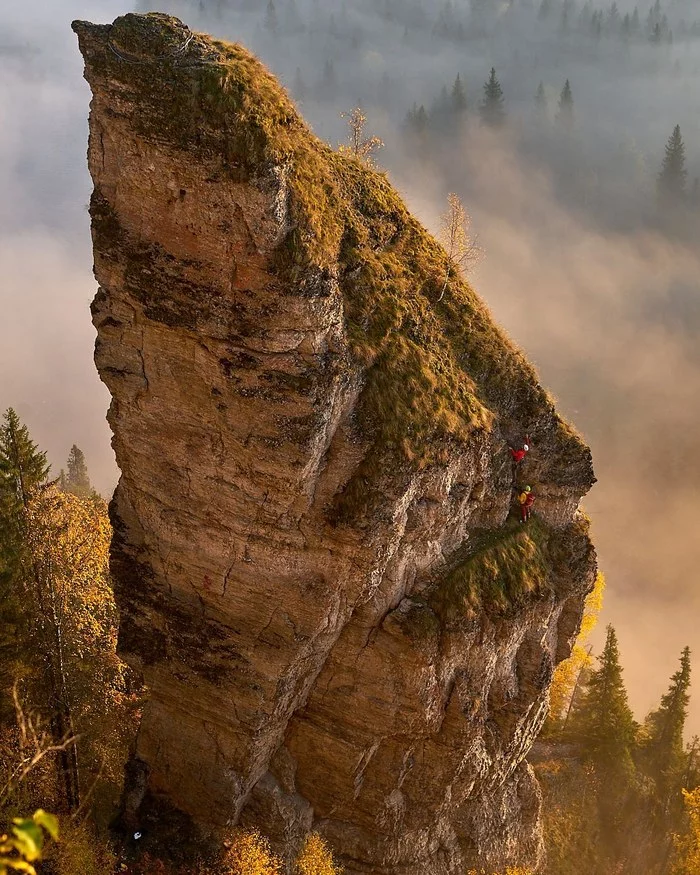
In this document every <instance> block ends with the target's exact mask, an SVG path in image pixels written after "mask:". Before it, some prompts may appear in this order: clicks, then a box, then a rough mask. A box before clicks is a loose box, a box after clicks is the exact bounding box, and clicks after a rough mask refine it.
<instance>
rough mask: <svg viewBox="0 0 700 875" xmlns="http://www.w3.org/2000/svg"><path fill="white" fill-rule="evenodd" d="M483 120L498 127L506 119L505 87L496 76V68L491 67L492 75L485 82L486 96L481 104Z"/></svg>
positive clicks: (480, 109)
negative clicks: (503, 87) (502, 86)
mask: <svg viewBox="0 0 700 875" xmlns="http://www.w3.org/2000/svg"><path fill="white" fill-rule="evenodd" d="M479 111H480V113H481V118H482V120H483V121H484V122H485V123H486V124H487V125H490V126H492V127H498V126H499V125H501V124H503V122H504V120H505V109H504V106H503V89H502V88H501V83H500V82H499V81H498V79H497V77H496V70H495V68H494V67H492V68H491V75H490V76H489V78H488V81H487V82H486V83H485V84H484V97H483V100H482V101H481V105H480V106H479Z"/></svg>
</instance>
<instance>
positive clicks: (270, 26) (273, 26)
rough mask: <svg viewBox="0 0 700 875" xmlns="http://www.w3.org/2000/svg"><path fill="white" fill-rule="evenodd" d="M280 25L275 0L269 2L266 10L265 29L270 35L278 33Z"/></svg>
mask: <svg viewBox="0 0 700 875" xmlns="http://www.w3.org/2000/svg"><path fill="white" fill-rule="evenodd" d="M278 24H279V22H278V20H277V9H276V8H275V4H274V2H273V0H268V4H267V9H266V10H265V27H266V29H267V30H269V31H270V33H277V27H278Z"/></svg>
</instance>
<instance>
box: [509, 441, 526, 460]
mask: <svg viewBox="0 0 700 875" xmlns="http://www.w3.org/2000/svg"><path fill="white" fill-rule="evenodd" d="M528 441H529V438H527V437H526V438H525V443H524V444H523V448H522V449H521V450H514V449H513V447H508V449H509V450H510V454H511V456H512V457H513V462H514V463H515V464H516V465H519V464H520V463H521V462H522V461H523V459H524V458H525V456H527V454H528V453H529V452H530V444H529V442H528Z"/></svg>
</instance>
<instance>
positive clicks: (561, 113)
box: [557, 79, 574, 127]
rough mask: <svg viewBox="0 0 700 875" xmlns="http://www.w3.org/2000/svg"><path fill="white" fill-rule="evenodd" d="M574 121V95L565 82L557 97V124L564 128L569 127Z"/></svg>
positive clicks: (567, 82)
mask: <svg viewBox="0 0 700 875" xmlns="http://www.w3.org/2000/svg"><path fill="white" fill-rule="evenodd" d="M573 121H574V95H573V93H572V91H571V84H570V83H569V80H568V79H567V80H566V83H565V84H564V87H563V88H562V90H561V94H560V96H559V108H558V110H557V122H558V123H559V124H561V125H564V126H566V127H571V125H572V124H573Z"/></svg>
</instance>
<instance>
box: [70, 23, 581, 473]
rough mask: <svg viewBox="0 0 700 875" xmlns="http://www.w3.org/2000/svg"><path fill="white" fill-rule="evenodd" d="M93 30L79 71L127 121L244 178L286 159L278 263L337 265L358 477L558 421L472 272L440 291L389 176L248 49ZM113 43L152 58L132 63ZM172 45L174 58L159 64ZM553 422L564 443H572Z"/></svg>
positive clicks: (287, 270)
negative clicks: (354, 375) (324, 138)
mask: <svg viewBox="0 0 700 875" xmlns="http://www.w3.org/2000/svg"><path fill="white" fill-rule="evenodd" d="M81 27H82V25H77V26H76V29H77V30H78V32H79V33H80V32H81V31H80V28H81ZM87 27H90V26H87ZM97 30H101V32H102V34H103V35H102V41H103V42H104V43H105V45H104V47H103V49H102V51H101V52H99V54H98V53H96V52H95V51H88V66H89V67H90V66H92V68H93V71H96V72H97V74H98V75H99V76H100V77H104V78H106V79H107V80H109V81H117V82H119V83H120V86H121V87H122V88H124V87H126V89H127V90H130V91H132V92H134V96H133V99H134V102H135V103H136V104H137V105H138V110H139V113H138V114H139V118H138V120H136V119H134V120H133V123H134V124H138V125H139V127H140V131H141V133H142V134H143V135H144V136H147V137H150V138H154V139H157V140H158V141H161V142H163V143H165V144H171V145H174V146H176V147H177V148H182V149H187V150H190V151H192V152H194V153H196V155H197V156H198V157H199V158H200V159H201V160H205V161H207V162H209V163H212V162H214V163H216V162H218V163H219V165H220V166H221V172H226V173H229V174H232V175H234V176H236V177H237V178H240V179H247V178H251V177H255V176H260V175H264V174H265V172H266V170H268V169H269V168H270V167H272V166H281V167H285V168H287V180H288V184H289V188H290V193H291V197H290V208H291V211H292V218H293V225H294V227H293V230H292V231H291V232H290V233H289V235H288V237H287V239H286V240H285V241H284V243H283V244H282V247H281V249H280V252H279V253H278V259H277V270H278V271H279V273H280V275H281V277H282V278H283V279H285V280H289V281H291V282H294V281H295V280H299V279H301V278H302V277H303V276H304V274H305V273H306V272H307V271H308V270H309V269H319V268H320V269H321V270H327V271H331V272H333V273H337V276H338V280H339V283H340V288H341V290H342V294H343V298H344V303H345V317H346V326H347V332H348V337H349V340H350V344H351V348H352V352H353V354H354V356H355V357H356V359H357V361H358V363H359V364H360V365H361V366H362V368H363V370H364V376H365V385H364V390H363V392H362V396H361V399H360V402H359V408H358V422H359V425H360V426H361V428H362V430H363V431H364V432H365V434H367V435H370V436H373V438H374V449H373V451H372V452H370V454H369V456H368V459H369V460H370V462H369V463H368V465H366V466H365V468H367V471H366V473H368V474H371V473H372V471H371V468H372V460H373V461H374V473H376V471H377V470H380V469H381V467H382V466H383V465H384V464H385V463H386V460H387V458H389V457H390V458H392V459H394V460H395V461H397V462H399V461H401V460H403V462H404V463H406V464H410V466H411V467H414V468H415V467H422V466H424V465H426V464H429V463H431V462H435V461H440V460H441V459H444V457H445V452H446V448H447V447H449V446H450V445H451V444H453V443H454V442H462V441H464V440H466V439H467V438H468V436H469V434H470V433H471V432H472V431H474V430H475V429H485V428H489V427H491V426H492V425H493V423H494V420H495V419H497V418H498V419H501V420H502V421H503V422H504V423H505V424H506V425H507V426H508V425H510V424H512V425H515V426H516V428H517V427H522V426H523V425H525V426H527V424H528V423H529V422H533V421H535V420H538V419H540V420H541V419H542V416H543V414H545V418H546V419H550V420H551V419H554V418H555V417H556V414H555V412H554V407H553V404H552V401H551V399H550V398H549V397H548V395H547V394H546V393H545V392H544V390H543V389H542V387H541V386H540V385H539V383H538V381H537V377H536V374H535V372H534V370H533V369H532V367H531V366H530V365H529V363H528V362H527V361H526V359H525V358H524V356H523V355H522V354H521V353H520V352H519V351H518V350H517V349H516V347H515V346H514V345H513V344H512V343H511V342H510V341H509V340H508V338H507V337H506V336H505V335H504V333H503V332H502V331H501V330H500V329H499V328H498V327H497V326H496V325H495V323H494V322H493V320H492V319H491V316H490V314H489V313H488V311H487V309H486V307H485V306H484V304H483V303H482V301H481V300H480V299H479V298H478V297H477V295H476V294H475V293H474V292H473V290H472V289H471V287H470V286H469V285H468V284H467V283H466V282H463V281H462V280H460V279H454V280H452V281H451V283H450V286H449V288H448V290H447V293H446V295H445V296H444V299H443V300H442V301H439V300H438V299H439V297H440V291H441V285H442V277H444V275H445V271H446V254H445V252H444V250H443V249H442V248H441V247H440V246H439V245H438V243H437V242H436V241H435V240H434V239H433V237H431V235H430V234H429V233H428V232H427V231H426V230H425V229H424V228H423V227H422V226H421V225H420V224H419V223H418V222H417V221H416V220H415V219H414V218H413V217H412V216H411V215H410V213H409V212H408V210H407V209H406V207H405V205H404V203H403V202H402V200H401V198H400V197H399V195H398V194H397V192H396V191H395V190H394V188H393V187H392V186H391V184H390V183H389V181H388V180H387V178H386V176H385V175H384V174H382V173H379V172H377V171H375V170H372V169H371V168H369V167H367V166H365V165H364V164H362V163H361V162H360V161H359V160H357V159H354V158H352V157H348V156H347V155H345V154H339V153H338V152H335V151H334V150H333V149H331V148H330V147H329V146H328V145H327V144H325V143H323V142H321V141H320V140H319V139H318V138H317V137H315V136H314V135H313V134H312V132H311V131H310V130H309V128H308V127H307V125H306V124H305V123H304V122H303V120H302V119H301V117H300V116H299V114H298V112H297V110H296V108H295V106H294V104H293V103H292V101H291V100H290V99H289V97H288V96H287V94H286V93H285V91H284V89H283V88H282V87H281V86H280V84H279V83H278V81H277V80H276V79H275V78H274V77H273V76H272V75H271V74H270V73H269V72H268V71H267V70H266V69H265V68H264V66H263V65H262V64H261V63H260V62H259V61H258V60H257V59H256V58H255V57H253V55H251V54H250V53H249V52H247V51H246V50H245V49H243V48H242V47H240V46H238V45H231V44H228V43H223V42H220V41H216V40H212V39H210V38H209V37H206V36H204V35H201V34H195V35H194V36H193V37H192V39H191V40H190V42H189V43H188V44H187V49H186V50H184V51H182V52H180V53H178V54H176V52H177V51H178V48H179V47H181V46H183V45H185V41H186V39H187V38H188V37H189V35H190V32H189V31H188V30H187V29H186V28H185V27H184V26H183V25H182V24H181V23H180V22H178V21H177V19H174V18H171V17H169V16H164V15H160V14H149V15H145V16H144V15H134V14H128V15H125V16H122V17H121V18H119V19H117V20H116V22H115V24H114V25H113V26H112V27H111V28H110V27H107V28H103V29H99V28H95V31H97ZM107 44H108V45H107ZM109 47H112V48H114V47H116V48H117V50H118V51H119V52H120V53H129V55H130V56H131V55H133V54H134V53H135V54H137V55H139V57H141V55H142V56H143V57H144V58H145V59H146V60H145V61H141V62H140V64H143V63H146V62H147V60H148V59H149V58H150V59H151V63H150V66H148V67H147V68H144V66H140V65H139V64H135V63H126V62H124V61H123V60H121V59H120V58H119V57H118V56H117V55H116V54H115V53H114V51H110V48H109ZM139 53H140V54H139ZM168 54H169V55H170V56H171V57H172V58H173V60H171V61H168V60H162V58H163V56H165V55H168ZM154 57H155V60H154ZM144 69H146V71H147V75H144ZM88 75H90V72H89V73H88ZM557 422H558V425H557V428H558V430H559V432H560V436H561V438H562V441H563V443H564V444H567V445H568V449H569V450H570V451H573V452H574V453H575V452H576V451H577V450H578V449H579V448H582V447H583V445H582V443H581V441H580V439H579V438H578V437H577V436H576V435H575V434H574V433H573V432H572V431H571V430H570V429H569V427H568V426H567V425H566V424H565V423H563V422H562V421H561V420H557Z"/></svg>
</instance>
